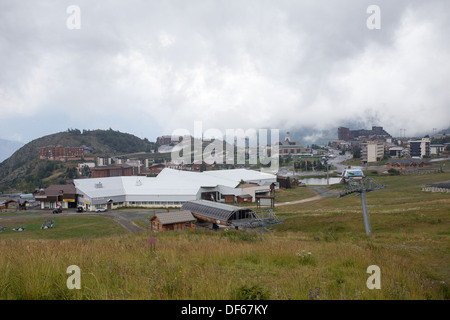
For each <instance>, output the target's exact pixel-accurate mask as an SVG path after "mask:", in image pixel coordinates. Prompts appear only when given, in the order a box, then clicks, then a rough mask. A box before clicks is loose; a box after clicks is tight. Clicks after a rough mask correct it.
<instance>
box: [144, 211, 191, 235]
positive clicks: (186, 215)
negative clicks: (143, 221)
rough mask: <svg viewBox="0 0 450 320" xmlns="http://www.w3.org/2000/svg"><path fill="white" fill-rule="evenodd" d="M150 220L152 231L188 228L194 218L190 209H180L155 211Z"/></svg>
mask: <svg viewBox="0 0 450 320" xmlns="http://www.w3.org/2000/svg"><path fill="white" fill-rule="evenodd" d="M150 221H151V223H152V231H169V230H184V229H186V228H190V227H191V226H192V222H194V221H195V218H194V216H193V215H192V214H191V212H190V211H185V210H182V211H171V212H164V213H157V214H155V216H154V217H153V218H151V219H150Z"/></svg>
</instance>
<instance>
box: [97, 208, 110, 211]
mask: <svg viewBox="0 0 450 320" xmlns="http://www.w3.org/2000/svg"><path fill="white" fill-rule="evenodd" d="M106 211H108V209H106V208H98V209H97V210H95V212H106Z"/></svg>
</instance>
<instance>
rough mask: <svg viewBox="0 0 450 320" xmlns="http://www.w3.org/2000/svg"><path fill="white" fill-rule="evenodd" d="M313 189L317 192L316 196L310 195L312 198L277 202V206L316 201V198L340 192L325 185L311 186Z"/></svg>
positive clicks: (333, 195) (335, 194) (327, 196)
mask: <svg viewBox="0 0 450 320" xmlns="http://www.w3.org/2000/svg"><path fill="white" fill-rule="evenodd" d="M311 189H313V191H314V192H316V193H317V195H316V196H314V197H310V198H306V199H301V200H294V201H288V202H280V203H275V207H280V206H288V205H292V204H298V203H305V202H310V201H316V200H320V199H323V198H330V197H336V196H337V195H338V194H339V191H338V190H329V189H327V188H326V187H323V186H311Z"/></svg>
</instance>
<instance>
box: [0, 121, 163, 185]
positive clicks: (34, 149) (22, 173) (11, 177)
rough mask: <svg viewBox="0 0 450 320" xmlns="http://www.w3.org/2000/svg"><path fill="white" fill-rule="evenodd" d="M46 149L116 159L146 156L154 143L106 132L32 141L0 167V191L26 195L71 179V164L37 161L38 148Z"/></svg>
mask: <svg viewBox="0 0 450 320" xmlns="http://www.w3.org/2000/svg"><path fill="white" fill-rule="evenodd" d="M50 145H62V146H66V147H83V146H86V147H89V148H90V149H91V153H90V154H89V153H88V154H85V156H96V155H105V154H109V155H118V154H128V153H136V152H150V151H151V150H154V149H155V147H156V146H155V143H153V142H150V141H148V140H147V139H141V138H138V137H136V136H134V135H132V134H128V133H122V132H119V131H114V130H112V129H109V130H83V131H80V130H78V129H69V130H67V131H66V132H59V133H55V134H51V135H48V136H44V137H41V138H38V139H35V140H33V141H31V142H29V143H27V144H26V145H24V146H23V147H22V148H20V149H19V150H17V151H16V152H15V153H14V154H13V155H12V156H11V157H9V158H8V159H6V160H5V161H3V162H2V163H1V164H0V191H2V192H5V191H15V190H18V191H23V192H30V191H32V190H34V188H36V187H46V186H48V185H49V184H50V183H58V182H62V180H63V179H71V178H74V174H75V173H74V169H73V168H74V167H75V166H76V163H75V162H70V161H69V162H61V161H47V160H40V159H39V148H40V147H45V146H50Z"/></svg>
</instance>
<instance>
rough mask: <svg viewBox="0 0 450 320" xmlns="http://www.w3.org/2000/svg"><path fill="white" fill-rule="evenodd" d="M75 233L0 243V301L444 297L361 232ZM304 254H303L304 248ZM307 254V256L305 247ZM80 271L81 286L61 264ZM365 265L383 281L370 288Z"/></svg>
mask: <svg viewBox="0 0 450 320" xmlns="http://www.w3.org/2000/svg"><path fill="white" fill-rule="evenodd" d="M156 238H157V241H156V244H154V245H153V246H150V245H149V244H148V241H147V234H137V235H136V234H135V235H121V236H117V237H109V238H98V239H78V240H64V241H63V240H45V241H40V240H3V241H1V242H0V274H1V275H2V276H1V277H0V299H214V300H215V299H235V298H236V297H240V296H239V293H240V292H241V291H242V290H243V289H248V288H252V287H253V288H258V290H259V294H261V295H262V296H263V297H265V298H269V299H309V298H310V292H311V291H313V292H316V293H317V294H316V295H315V298H319V299H444V298H445V291H443V290H442V288H441V287H440V286H439V284H438V283H435V282H433V281H432V280H430V279H429V278H427V277H426V276H425V275H423V274H422V273H421V270H418V269H417V267H416V266H415V265H414V264H412V263H411V259H410V258H408V257H402V256H399V255H395V254H393V253H392V251H390V250H388V249H386V248H383V247H382V246H381V245H378V244H376V243H374V242H373V241H372V240H370V239H367V240H365V241H361V242H360V243H358V244H352V243H350V242H337V241H331V242H330V241H323V240H319V241H314V240H312V239H311V238H310V237H308V236H304V235H302V234H301V233H298V232H284V233H282V234H277V233H272V234H263V235H260V234H256V235H249V234H243V233H238V232H235V231H228V234H227V233H226V232H224V233H221V232H209V231H208V232H207V231H205V232H202V231H192V230H188V231H184V232H173V233H169V232H166V233H160V234H157V235H156ZM309 252H310V253H311V254H310V255H309V254H308V253H309ZM305 254H307V255H308V258H305V257H304V255H305ZM69 265H77V266H79V267H80V269H81V289H80V290H76V289H74V290H69V289H68V288H67V286H66V281H67V278H68V277H69V275H68V274H66V269H67V267H68V266H69ZM369 265H378V266H379V267H380V268H381V289H380V290H376V289H375V290H369V289H368V288H367V286H366V280H367V278H368V277H369V274H367V273H366V269H367V267H368V266H369Z"/></svg>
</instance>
